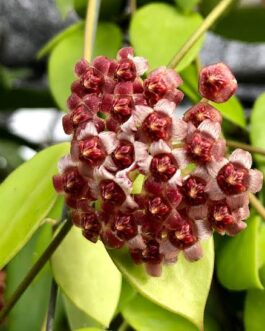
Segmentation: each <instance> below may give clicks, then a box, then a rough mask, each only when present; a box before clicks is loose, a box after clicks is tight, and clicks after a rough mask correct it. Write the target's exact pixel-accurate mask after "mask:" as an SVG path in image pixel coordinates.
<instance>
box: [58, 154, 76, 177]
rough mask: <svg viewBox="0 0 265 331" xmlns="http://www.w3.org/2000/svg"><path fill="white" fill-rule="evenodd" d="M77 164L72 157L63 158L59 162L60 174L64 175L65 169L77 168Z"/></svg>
mask: <svg viewBox="0 0 265 331" xmlns="http://www.w3.org/2000/svg"><path fill="white" fill-rule="evenodd" d="M76 165H77V164H76V162H74V161H73V160H72V158H71V155H66V156H64V157H62V158H61V159H60V160H59V162H58V170H59V173H60V174H61V173H63V172H64V170H65V169H67V168H69V167H75V166H76Z"/></svg>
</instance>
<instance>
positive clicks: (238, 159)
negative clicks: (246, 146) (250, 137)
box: [229, 148, 252, 169]
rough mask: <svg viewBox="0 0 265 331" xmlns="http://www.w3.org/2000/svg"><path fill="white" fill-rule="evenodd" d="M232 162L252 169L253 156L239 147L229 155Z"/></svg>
mask: <svg viewBox="0 0 265 331" xmlns="http://www.w3.org/2000/svg"><path fill="white" fill-rule="evenodd" d="M229 161H230V162H235V163H239V164H241V165H242V166H243V167H245V168H247V169H250V168H251V165H252V156H251V154H250V153H249V152H247V151H244V150H243V149H240V148H237V149H235V150H234V151H233V153H232V154H231V155H230V157H229Z"/></svg>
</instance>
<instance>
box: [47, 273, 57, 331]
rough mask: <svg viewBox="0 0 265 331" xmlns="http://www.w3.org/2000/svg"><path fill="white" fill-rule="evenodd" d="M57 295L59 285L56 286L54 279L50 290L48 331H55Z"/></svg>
mask: <svg viewBox="0 0 265 331" xmlns="http://www.w3.org/2000/svg"><path fill="white" fill-rule="evenodd" d="M57 293H58V285H57V284H56V282H55V280H54V278H53V279H52V284H51V290H50V300H49V307H48V313H47V323H46V331H52V330H53V325H54V315H55V309H56V300H57Z"/></svg>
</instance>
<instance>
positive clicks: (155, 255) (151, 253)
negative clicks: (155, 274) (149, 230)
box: [142, 240, 162, 264]
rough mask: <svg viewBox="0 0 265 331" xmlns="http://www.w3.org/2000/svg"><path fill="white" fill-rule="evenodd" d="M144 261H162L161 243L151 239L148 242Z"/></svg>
mask: <svg viewBox="0 0 265 331" xmlns="http://www.w3.org/2000/svg"><path fill="white" fill-rule="evenodd" d="M142 257H143V261H144V262H150V263H154V264H157V263H160V262H161V261H162V255H161V254H160V252H159V243H158V242H157V241H155V240H149V241H148V242H146V248H145V249H144V250H143V252H142Z"/></svg>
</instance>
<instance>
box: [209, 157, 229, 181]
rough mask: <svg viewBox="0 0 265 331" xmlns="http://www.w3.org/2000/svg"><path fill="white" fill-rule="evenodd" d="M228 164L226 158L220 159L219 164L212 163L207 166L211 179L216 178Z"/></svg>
mask: <svg viewBox="0 0 265 331" xmlns="http://www.w3.org/2000/svg"><path fill="white" fill-rule="evenodd" d="M227 163H228V160H227V159H225V158H222V159H220V160H219V161H218V162H211V163H209V164H207V171H208V173H209V175H210V176H211V177H214V178H215V177H216V176H217V174H218V172H219V170H221V169H222V168H223V166H225V165H226V164H227Z"/></svg>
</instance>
